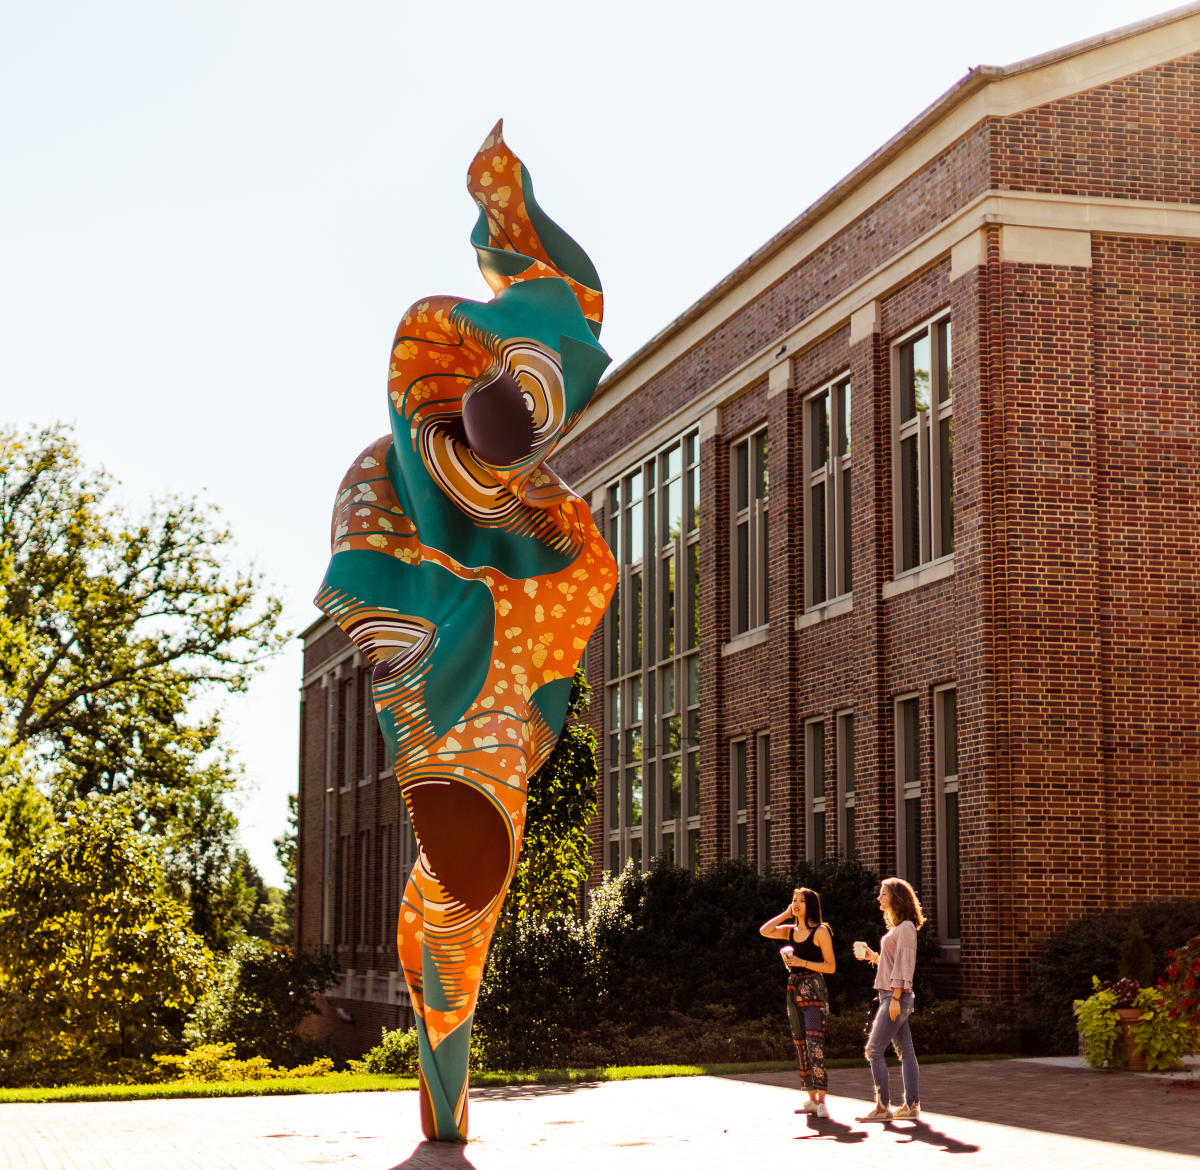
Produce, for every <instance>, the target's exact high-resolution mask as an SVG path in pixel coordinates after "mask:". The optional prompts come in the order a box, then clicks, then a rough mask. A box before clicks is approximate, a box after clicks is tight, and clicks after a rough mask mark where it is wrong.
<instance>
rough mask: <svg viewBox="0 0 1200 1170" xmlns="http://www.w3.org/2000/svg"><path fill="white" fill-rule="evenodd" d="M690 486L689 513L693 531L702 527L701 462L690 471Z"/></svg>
mask: <svg viewBox="0 0 1200 1170" xmlns="http://www.w3.org/2000/svg"><path fill="white" fill-rule="evenodd" d="M689 479H690V488H689V490H688V496H689V499H688V514H689V515H690V516H691V520H690V521H689V524H690V526H691V529H692V531H695V530H696V529H697V528H699V527H700V464H699V463H697V464H696V466H695V467H693V468H692V470H691V472H690V476H689Z"/></svg>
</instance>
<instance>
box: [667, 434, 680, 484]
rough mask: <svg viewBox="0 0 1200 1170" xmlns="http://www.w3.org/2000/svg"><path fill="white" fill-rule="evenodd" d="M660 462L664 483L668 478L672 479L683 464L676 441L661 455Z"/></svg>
mask: <svg viewBox="0 0 1200 1170" xmlns="http://www.w3.org/2000/svg"><path fill="white" fill-rule="evenodd" d="M662 463H663V467H662V478H663V482H664V483H665V482H666V481H667V480H668V479H673V478H674V477H675V476H677V475H678V474H679V470H680V468H681V467H682V466H683V456H682V453H681V452H680V450H679V444H678V443H676V444H675V446H674V447H672V448H671V449H670V450H669V451H667V452H666V453H665V454H664V455H663V458H662Z"/></svg>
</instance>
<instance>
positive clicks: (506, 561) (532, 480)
mask: <svg viewBox="0 0 1200 1170" xmlns="http://www.w3.org/2000/svg"><path fill="white" fill-rule="evenodd" d="M467 186H468V189H469V191H470V192H471V195H472V196H473V197H474V200H475V203H476V204H477V206H478V208H479V218H478V221H477V223H476V225H475V230H474V231H473V233H472V235H471V242H472V244H473V245H474V246H475V250H476V252H477V254H478V257H479V266H480V269H481V270H482V272H483V275H484V278H485V279H486V280H487V283H488V285H489V286H490V287H491V290H492V292H493V294H494V296H493V299H492V300H490V301H487V302H477V301H467V300H459V299H457V298H453V297H447V296H435V297H428V298H426V299H424V300H421V301H418V302H417V303H416V304H415V305H413V306H412V308H410V309H409V310H408V312H407V313H405V315H404V319H403V320H402V321H401V322H400V327H399V329H398V330H397V332H396V339H395V342H394V343H393V347H392V359H391V368H390V370H389V374H388V394H389V399H390V408H389V416H390V420H391V433H390V434H389V435H387V436H385V437H383V438H381V439H379V440H378V441H377V442H375V443H372V444H371V445H370V446H369V447H368V448H367V449H366V450H365V451H364V452H363V453H362V454H361V455H360V456H359V457H358V458H357V459H356V460H355V461H354V465H353V466H352V467H351V468H350V470H349V472H348V473H347V474H346V477H345V479H344V480H343V481H342V485H341V488H340V490H339V492H338V496H337V501H336V503H335V505H334V512H333V533H332V546H333V556H332V559H331V560H330V564H329V570H328V572H327V573H326V575H325V581H324V583H323V585H322V587H321V590H320V592H319V593H318V595H317V605H318V606H319V607H320V608H321V609H322V610H323V611H324V612H325V613H326V614H328V615H329V617H330V618H331V619H332V620H333V621H334V622H335V623H336V624H337V625H338V626H340V627H341V628H342V629H343V630H344V631H345V632H346V633H347V634H348V635H349V636H350V638H351V639H353V641H354V642H355V644H356V645H357V646H358V647H359V648H360V649H361V650H362V651H363V653H364V654H366V655H367V657H368V658H369V659H370V661H371V663H372V664H373V675H372V679H373V691H374V701H375V710H376V712H377V713H378V717H379V724H380V728H381V729H382V732H383V736H384V739H385V740H386V741H387V745H388V749H389V751H390V752H391V757H392V759H393V761H394V768H395V775H396V779H397V780H398V781H399V784H400V791H401V794H402V795H403V798H404V801H405V804H406V805H407V806H408V811H409V814H410V816H411V819H412V825H413V831H414V833H415V834H416V838H417V843H418V847H419V848H418V858H417V862H416V865H415V866H414V868H413V871H412V875H411V877H410V878H409V881H408V885H407V887H406V889H405V894H404V900H403V903H402V905H401V909H400V919H399V922H398V924H397V946H398V948H399V952H400V962H401V966H402V967H403V969H404V977H405V979H406V981H407V983H408V988H409V992H410V995H411V997H412V1002H413V1008H414V1011H415V1014H416V1020H417V1032H418V1036H419V1040H420V1064H421V1085H420V1099H421V1124H422V1128H423V1129H424V1132H425V1135H426V1136H427V1137H429V1138H433V1139H437V1140H450V1141H454V1140H464V1139H465V1138H466V1136H467V1051H468V1047H469V1041H470V1035H471V1024H472V1020H473V1017H474V1012H475V1003H476V1000H477V998H478V995H479V984H480V980H481V978H482V975H483V965H484V960H485V959H486V957H487V951H488V944H489V943H490V941H491V937H492V932H493V930H494V929H495V926H496V920H497V918H498V916H499V913H500V908H501V906H502V904H503V902H504V897H505V894H506V893H507V892H508V887H509V883H510V882H511V881H512V876H513V871H514V869H515V867H516V864H517V858H518V855H519V853H520V849H521V836H522V832H523V829H524V820H525V805H526V790H527V784H528V781H529V777H530V776H532V775H533V773H534V772H536V771H537V769H538V767H539V766H540V765H541V763H542V762H543V761H544V760H545V759H546V757H547V756H548V755H549V754H550V751H551V750H552V748H553V747H554V744H555V742H556V740H557V739H558V735H559V733H560V732H561V730H562V726H563V721H564V719H565V716H566V710H567V698H568V695H569V693H570V690H571V679H572V677H573V676H574V671H575V667H576V664H577V663H578V662H579V660H580V657H581V655H582V653H583V650H584V648H585V647H586V645H587V643H588V639H589V638H590V637H591V635H592V632H593V631H594V630H595V629H596V626H597V625H598V624H599V622H600V619H601V617H602V616H603V615H604V611H605V609H606V608H607V606H608V602H609V599H610V598H611V597H612V593H613V589H614V587H615V584H616V567H615V565H614V563H613V559H612V556H611V554H610V553H609V550H608V547H607V545H606V544H605V542H604V540H603V538H602V537H601V535H600V533H599V531H598V530H597V528H596V525H595V523H594V521H593V520H592V515H591V512H590V511H589V510H588V507H587V505H586V504H585V503H584V501H583V500H582V499H580V497H579V496H577V495H576V494H575V493H574V492H573V491H572V490H571V489H570V488H569V487H568V486H567V485H566V484H564V483H563V482H562V481H561V480H560V479H559V478H558V477H557V476H556V475H555V474H554V473H553V472H552V471H551V470H550V468H549V467H548V466H547V465H546V460H547V458H549V456H550V455H551V454H552V452H553V451H554V448H555V446H556V445H557V444H558V442H559V440H560V439H561V438H562V436H563V435H564V434H566V433H567V431H569V430H570V429H571V427H572V426H573V425H574V424H575V423H576V422H577V420H578V419H579V416H580V415H581V414H582V413H583V410H584V408H585V407H586V406H587V404H588V402H589V401H590V400H591V397H592V394H593V392H594V391H595V389H596V384H597V382H598V381H599V379H600V375H601V373H602V372H603V371H604V368H605V367H606V366H607V365H608V362H609V357H608V354H607V353H605V351H604V350H603V348H601V346H600V345H599V343H598V341H597V337H598V336H599V333H600V321H601V317H602V310H603V298H602V295H601V291H600V281H599V279H598V277H597V276H596V271H595V269H594V268H593V266H592V263H591V261H590V260H589V259H588V257H587V254H586V253H585V252H584V251H583V249H582V248H580V247H579V245H578V244H576V243H575V241H574V240H573V239H571V237H570V236H568V235H567V234H566V233H565V232H564V231H563V230H562V229H561V228H559V227H558V225H557V224H555V223H554V222H553V221H552V220H551V219H550V218H549V217H548V216H547V215H546V214H545V213H544V212H543V211H542V209H541V208H540V207H539V206H538V204H537V203H536V201H535V200H534V195H533V184H532V182H531V181H530V177H529V172H528V171H527V170H526V169H525V167H524V166H523V165H522V164H521V161H520V160H519V159H518V158H517V157H516V155H514V154H513V153H512V151H511V150H509V148H508V146H507V144H506V143H505V142H504V139H503V136H502V133H501V124H499V123H498V124H497V125H496V128H495V129H494V130H493V131H492V133H491V134H490V135H489V136H488V137H487V139H486V140H485V141H484V143H483V146H482V147H481V148H480V150H479V152H478V154H477V155H476V156H475V159H474V161H473V162H472V164H471V168H470V171H469V173H468V176H467Z"/></svg>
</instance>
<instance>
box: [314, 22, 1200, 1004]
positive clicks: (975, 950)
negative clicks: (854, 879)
mask: <svg viewBox="0 0 1200 1170" xmlns="http://www.w3.org/2000/svg"><path fill="white" fill-rule="evenodd" d="M1198 204H1200V5H1191V6H1189V7H1187V8H1184V9H1178V10H1176V11H1175V12H1173V13H1171V14H1168V15H1165V16H1162V17H1158V18H1155V19H1153V20H1149V21H1145V22H1142V23H1141V24H1138V25H1135V26H1131V27H1130V28H1127V29H1123V30H1119V31H1117V32H1114V33H1111V34H1107V35H1105V36H1101V37H1097V38H1094V39H1092V40H1089V41H1086V42H1082V43H1080V44H1077V45H1072V46H1070V47H1068V48H1065V49H1062V50H1058V51H1056V52H1052V53H1048V54H1045V55H1044V56H1041V57H1038V58H1035V59H1032V60H1030V61H1025V62H1021V63H1019V64H1017V65H1013V66H1010V67H1007V68H991V67H983V68H978V69H974V70H972V71H971V72H970V73H969V74H968V75H967V76H966V77H964V78H963V79H962V80H961V81H960V82H958V83H957V84H956V85H955V86H954V87H953V88H952V89H950V90H949V91H948V92H947V93H946V94H945V95H944V96H943V97H942V98H940V99H939V100H938V101H937V102H935V103H934V104H933V105H932V106H931V107H930V108H929V109H928V110H926V111H925V112H924V113H922V114H921V115H920V116H919V117H918V118H916V119H915V120H914V121H913V122H912V123H911V124H910V125H909V126H907V127H906V128H905V129H904V130H902V131H901V132H900V133H899V134H898V135H896V137H895V138H893V139H892V140H891V141H890V142H888V143H887V144H885V145H884V146H883V147H882V148H881V149H880V150H878V151H877V152H876V153H875V154H874V155H872V156H871V157H870V158H869V159H867V160H866V161H865V162H864V163H863V164H862V165H861V166H859V167H858V168H857V169H856V170H855V171H854V172H852V173H851V174H850V175H848V176H847V177H846V178H845V179H843V180H842V181H841V182H840V183H839V184H838V185H837V186H836V187H834V188H833V189H832V190H831V191H830V192H829V193H828V194H827V195H825V196H824V197H823V198H822V199H820V200H819V201H818V202H817V203H816V204H814V205H813V206H812V207H811V208H809V209H808V210H807V211H805V212H804V213H803V214H801V215H800V216H799V217H798V218H797V219H796V220H795V221H793V222H792V223H791V224H789V225H788V226H787V227H786V228H784V230H783V231H781V232H780V233H779V234H778V235H777V236H775V237H774V238H773V239H771V240H770V241H768V242H767V243H766V244H765V245H764V246H763V247H762V248H761V249H759V251H758V252H756V253H755V254H754V255H753V256H751V257H750V258H749V259H748V260H747V261H746V262H745V263H744V264H742V265H741V266H740V267H739V268H738V269H736V270H735V271H734V272H732V273H731V274H730V275H729V276H728V277H726V278H725V279H724V280H723V281H722V282H721V283H720V284H719V285H718V286H717V287H716V288H714V289H713V290H711V291H710V292H709V293H707V294H706V295H705V296H704V297H703V298H702V299H701V300H700V301H698V302H697V303H696V304H695V305H693V306H692V307H691V308H690V309H689V310H688V311H687V312H686V313H684V314H683V316H681V317H680V318H679V319H678V320H676V321H675V322H673V323H672V324H671V325H670V326H668V328H666V329H665V330H663V331H662V332H661V333H660V334H659V335H658V336H656V337H655V338H653V339H652V340H651V341H649V342H648V343H647V344H646V345H645V346H644V347H643V348H642V349H640V350H639V351H638V352H637V353H635V354H634V355H633V356H632V357H631V358H630V359H629V360H628V361H626V362H625V363H624V364H622V365H621V366H620V367H619V368H618V369H616V370H615V371H613V372H612V373H611V374H610V375H609V377H608V378H607V379H606V380H605V382H604V383H603V384H602V385H601V387H600V390H599V391H598V393H597V396H596V398H595V400H594V402H593V404H592V407H591V409H590V412H589V414H588V415H587V416H586V417H585V419H584V421H583V423H582V424H581V426H580V427H579V428H578V429H577V430H576V431H575V432H573V433H572V435H571V436H570V438H569V439H568V441H567V442H566V443H565V444H564V445H563V447H561V448H560V449H559V451H558V452H557V453H556V459H555V461H554V466H555V470H556V471H557V472H558V473H559V474H560V475H562V476H563V477H564V478H565V479H566V480H567V481H568V482H570V483H572V484H574V485H575V487H576V488H577V489H578V490H580V491H581V493H582V494H583V495H584V496H585V497H586V498H589V499H590V500H591V503H592V508H593V511H594V513H595V514H596V517H597V521H598V522H599V523H600V524H602V525H603V526H604V530H605V531H606V532H607V533H608V534H609V537H610V541H611V543H612V547H613V549H614V552H615V553H616V555H617V559H618V562H619V564H620V566H621V584H620V588H619V592H618V597H617V599H616V600H615V601H614V604H613V607H612V609H611V610H610V613H609V615H608V617H607V619H606V625H605V629H604V631H603V633H602V634H598V635H597V636H596V637H595V638H594V639H593V640H592V643H591V645H590V646H589V648H588V651H587V653H586V656H585V664H586V668H587V671H588V675H589V678H590V679H591V680H592V682H593V685H594V687H595V689H596V695H597V698H598V699H601V700H602V701H599V702H596V703H594V705H593V718H594V721H595V727H596V731H597V735H598V737H599V739H600V743H601V770H602V777H603V785H602V788H603V791H602V796H601V807H600V813H599V816H598V818H597V821H596V823H595V824H594V826H593V830H594V838H593V840H594V856H595V858H596V860H597V862H599V863H601V864H602V865H603V866H604V867H605V868H613V867H617V866H620V865H622V864H624V862H625V861H626V860H627V859H629V858H633V859H634V860H635V861H636V862H638V863H642V862H644V861H645V860H646V859H648V858H650V857H653V856H658V855H666V856H668V857H670V858H673V859H674V860H676V861H678V862H680V863H682V864H693V865H700V866H708V865H712V864H714V863H716V862H717V861H719V860H720V859H722V858H726V857H730V856H743V857H745V858H746V859H748V860H749V861H751V862H752V863H754V864H756V865H758V866H759V867H760V868H763V869H767V868H776V867H787V866H789V865H791V864H792V863H794V862H795V861H796V860H797V859H798V858H801V857H808V858H810V859H816V858H820V857H823V856H828V855H832V854H833V853H835V852H839V851H840V852H852V853H856V854H857V855H858V856H859V857H861V858H862V859H863V860H864V861H865V862H866V863H867V864H868V865H870V866H871V867H872V868H875V869H877V870H879V871H880V872H884V873H890V872H895V873H899V874H901V875H902V876H906V877H908V878H909V880H911V881H912V882H913V884H914V885H915V886H916V887H917V888H918V890H919V891H920V893H921V895H922V898H923V900H924V902H925V906H926V909H927V911H928V912H930V914H931V920H932V921H931V926H932V928H933V929H934V930H936V932H937V934H938V936H939V938H940V939H941V941H942V947H943V954H944V956H945V958H946V959H947V961H949V962H951V963H956V964H957V965H958V966H957V969H958V972H959V979H958V982H959V985H960V989H961V992H962V994H963V995H964V996H967V997H983V998H989V999H996V998H1006V997H1011V996H1014V995H1016V994H1018V993H1019V992H1020V991H1021V990H1022V988H1023V986H1024V984H1025V982H1026V980H1027V978H1028V975H1029V972H1030V968H1031V963H1032V959H1033V957H1034V956H1035V955H1036V953H1037V950H1038V947H1039V944H1040V942H1041V941H1042V940H1043V939H1044V938H1045V936H1046V935H1047V934H1048V933H1050V932H1052V931H1053V930H1055V929H1056V928H1058V927H1060V926H1062V925H1064V924H1065V923H1066V922H1068V921H1070V920H1071V919H1072V918H1074V917H1075V916H1077V915H1078V914H1079V913H1081V912H1082V911H1084V910H1086V909H1090V908H1098V907H1117V906H1121V905H1124V904H1128V903H1130V902H1133V901H1136V900H1139V899H1145V898H1153V897H1162V896H1173V895H1184V894H1192V893H1194V884H1195V875H1196V874H1197V873H1198V872H1200V814H1198V812H1197V809H1198V808H1200V752H1198V748H1200V742H1198V741H1200V608H1198V605H1200V601H1198V590H1200V527H1198V526H1197V523H1196V519H1197V509H1198V505H1200V443H1198V439H1200V422H1198V421H1197V420H1198V419H1200V328H1198V326H1200V207H1198ZM305 645H306V650H305V688H304V720H303V727H304V731H303V740H304V759H303V762H302V766H301V792H302V802H301V807H302V828H301V875H302V876H301V896H300V914H301V925H300V941H301V943H315V942H317V941H318V940H320V941H324V942H325V943H326V944H329V945H334V944H336V945H337V946H338V951H337V954H338V957H339V959H340V961H342V962H343V963H344V965H345V966H346V968H347V969H348V971H349V972H351V973H350V974H348V975H347V976H346V981H347V986H346V987H345V988H344V989H343V991H344V994H345V995H346V996H347V997H348V998H350V999H353V1000H357V1001H360V1002H361V1000H362V997H360V996H358V995H357V994H355V992H356V991H357V990H361V989H362V985H363V984H364V983H372V982H373V983H374V984H376V985H378V993H379V994H380V995H383V994H384V992H385V991H386V992H387V994H388V995H391V994H392V992H393V991H394V990H395V988H394V986H393V984H394V977H393V976H391V975H390V974H385V975H378V974H371V973H370V972H379V971H384V972H391V971H392V970H393V969H394V964H395V957H394V951H393V950H392V949H391V947H390V939H383V936H384V935H387V934H390V930H391V927H390V924H389V921H388V915H390V916H391V919H392V920H394V918H395V899H396V897H397V896H398V876H399V870H398V869H395V868H393V869H388V868H387V865H388V864H392V863H393V862H395V860H396V858H397V856H398V851H399V849H400V844H399V843H400V842H401V841H402V840H403V841H407V840H408V837H407V835H406V830H405V828H404V823H403V820H402V818H401V813H400V810H399V808H398V806H397V805H398V802H397V801H396V798H395V792H394V786H391V785H387V784H377V783H375V780H376V778H377V777H378V776H380V775H383V774H385V771H384V765H383V761H382V760H381V759H380V758H379V757H378V756H377V755H374V754H372V753H373V752H374V751H375V750H376V749H375V748H374V747H373V745H374V744H375V743H376V740H375V739H374V738H373V736H374V731H373V729H372V728H371V727H370V722H369V704H367V703H366V691H365V689H364V686H363V681H362V680H363V677H364V676H363V674H362V672H361V670H360V668H359V666H358V664H357V663H355V662H354V661H353V659H352V658H351V657H350V656H351V654H352V651H351V649H350V648H349V644H348V643H346V642H345V641H344V640H343V639H342V637H341V635H340V634H339V633H337V632H336V631H334V630H333V629H332V628H331V627H329V626H328V624H327V623H325V622H318V623H317V624H316V625H315V626H313V627H312V628H311V629H310V630H309V631H308V632H307V633H306V643H305ZM339 670H340V671H341V674H340V675H339V674H338V673H337V672H338V671H339ZM385 843H386V848H387V849H388V850H390V856H391V862H388V863H383V862H381V863H380V864H381V865H383V866H384V868H383V869H382V870H380V871H379V873H380V875H381V876H380V877H368V878H367V879H366V880H369V881H370V882H371V883H372V884H371V886H370V891H371V892H370V893H369V894H368V893H367V892H366V891H365V890H363V889H362V888H361V882H360V881H359V880H358V878H357V875H359V874H362V875H369V874H370V873H373V872H375V871H373V870H372V869H371V866H370V864H368V863H367V862H365V861H364V859H368V858H371V857H381V856H382V852H381V850H382V849H383V848H384V847H385ZM404 847H405V848H408V849H411V845H405V846H404ZM372 851H374V852H372ZM380 881H386V882H388V883H391V885H390V887H389V889H388V890H387V891H386V892H384V893H380V892H379V891H380V890H381V888H382V887H381V886H380V885H379V882H380ZM373 924H375V925H373ZM381 939H383V942H382V943H381V942H380V941H378V940H381ZM339 940H340V941H339ZM364 947H365V948H366V949H365V951H364V949H363V948H364ZM372 948H374V949H372ZM354 980H358V984H354V983H353V981H354ZM389 980H391V981H392V982H391V983H390V984H389V982H388V981H389ZM385 984H387V985H388V986H387V987H386V988H385V987H384V985H385ZM366 998H367V999H374V993H372V995H368V996H367V997H366ZM385 998H386V996H385ZM402 998H403V996H402V993H401V994H400V995H399V996H398V997H397V998H396V999H392V1000H389V1002H391V1003H392V1004H393V1005H394V1004H395V1003H397V1002H399V1000H401V999H402ZM364 1008H365V1005H364ZM364 1008H360V1007H358V1006H355V1007H352V1008H348V1009H347V1010H349V1011H351V1012H352V1013H359V1014H361V1011H362V1010H364ZM371 1010H374V1009H371ZM389 1010H391V1011H393V1012H395V1011H397V1010H398V1009H397V1008H396V1007H395V1006H392V1007H391V1008H390V1009H389Z"/></svg>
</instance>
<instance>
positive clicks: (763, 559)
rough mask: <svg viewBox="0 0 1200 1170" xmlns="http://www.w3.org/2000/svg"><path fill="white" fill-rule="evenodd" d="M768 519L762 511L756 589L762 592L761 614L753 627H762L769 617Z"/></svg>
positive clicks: (769, 561)
mask: <svg viewBox="0 0 1200 1170" xmlns="http://www.w3.org/2000/svg"><path fill="white" fill-rule="evenodd" d="M769 520H770V517H769V516H768V515H767V513H766V512H765V511H764V512H763V514H762V517H761V524H762V528H761V530H760V532H759V537H758V588H759V589H760V590H761V591H762V613H760V614H759V615H758V621H757V622H756V623H755V625H759V626H764V625H766V624H767V621H768V619H769V618H770V616H771V578H770V576H769V574H768V566H769V565H770V563H771V526H770V524H769V523H768V521H769Z"/></svg>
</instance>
